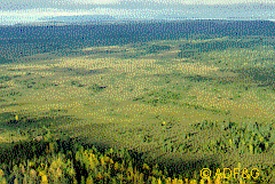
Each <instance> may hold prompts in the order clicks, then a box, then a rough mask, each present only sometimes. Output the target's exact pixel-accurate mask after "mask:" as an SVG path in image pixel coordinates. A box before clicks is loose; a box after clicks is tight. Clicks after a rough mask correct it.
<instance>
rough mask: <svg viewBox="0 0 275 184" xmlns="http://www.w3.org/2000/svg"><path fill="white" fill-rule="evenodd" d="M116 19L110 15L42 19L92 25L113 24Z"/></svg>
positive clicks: (44, 19) (43, 20)
mask: <svg viewBox="0 0 275 184" xmlns="http://www.w3.org/2000/svg"><path fill="white" fill-rule="evenodd" d="M115 20H116V18H114V17H112V16H109V15H75V16H56V17H46V18H43V19H40V21H42V22H44V23H45V22H55V23H65V24H74V23H92V22H111V21H115Z"/></svg>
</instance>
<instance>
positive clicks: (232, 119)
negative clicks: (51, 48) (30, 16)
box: [0, 35, 275, 184]
mask: <svg viewBox="0 0 275 184" xmlns="http://www.w3.org/2000/svg"><path fill="white" fill-rule="evenodd" d="M274 43H275V40H274V38H273V37H268V36H261V37H260V36H242V37H240V36H211V37H209V36H207V37H206V36H205V35H194V36H190V37H189V38H180V39H158V40H149V41H142V42H135V43H127V44H109V45H101V46H89V47H88V46H87V47H82V48H75V49H71V50H68V51H64V50H63V51H62V52H61V51H60V52H43V53H40V54H30V55H27V56H21V57H17V59H16V61H12V59H10V60H9V59H7V58H6V59H5V57H0V59H1V62H2V64H1V65H0V74H1V75H0V90H1V93H0V107H1V112H0V149H1V151H0V169H1V170H0V183H24V184H31V183H43V184H46V183H74V184H76V183H81V184H82V183H83V184H84V183H89V184H90V183H114V184H115V183H154V184H155V183H157V184H161V183H165V184H168V183H169V184H172V183H173V184H181V183H193V184H195V183H198V184H199V183H200V184H202V183H213V184H214V183H215V184H220V183H274V182H275V154H274V153H275V133H274V129H275V115H274V114H275V52H274V49H275V46H274ZM203 168H209V169H210V170H211V171H212V174H211V176H210V175H209V173H208V175H207V177H206V173H202V172H201V171H202V169H203ZM223 168H229V169H231V170H232V171H233V170H234V168H239V169H240V170H243V169H247V170H248V171H249V172H246V173H245V174H243V175H242V173H239V174H238V175H237V176H234V175H233V176H232V173H230V172H222V170H223ZM253 168H254V170H253ZM217 169H220V170H221V173H219V174H217V172H216V171H217ZM250 171H251V172H250ZM252 171H253V172H252ZM254 171H259V172H258V175H257V173H256V172H254ZM215 173H216V175H215ZM204 176H205V177H204ZM231 176H232V177H231Z"/></svg>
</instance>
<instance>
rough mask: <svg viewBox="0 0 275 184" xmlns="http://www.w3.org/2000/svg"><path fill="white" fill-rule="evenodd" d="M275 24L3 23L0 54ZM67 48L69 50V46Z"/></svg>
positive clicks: (234, 33) (255, 30)
mask: <svg viewBox="0 0 275 184" xmlns="http://www.w3.org/2000/svg"><path fill="white" fill-rule="evenodd" d="M274 29H275V25H274V23H273V22H270V21H222V20H196V21H195V20H194V21H152V22H128V23H121V24H104V25H103V24H97V25H92V24H91V25H66V26H53V25H49V26H10V27H0V32H1V35H0V40H1V42H0V47H1V48H2V49H1V51H0V54H2V55H5V56H6V55H12V56H9V58H14V57H21V56H28V55H33V54H38V53H45V52H56V51H59V53H61V52H60V51H62V53H63V54H65V55H66V54H68V52H69V51H70V50H72V49H77V48H84V47H91V46H100V45H124V44H129V43H137V42H147V41H153V40H169V39H172V40H177V39H190V38H192V37H193V36H194V35H200V37H202V38H203V39H206V38H213V37H224V36H230V37H241V36H266V37H271V36H274ZM66 49H68V50H66Z"/></svg>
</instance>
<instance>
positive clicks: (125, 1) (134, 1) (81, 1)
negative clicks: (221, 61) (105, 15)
mask: <svg viewBox="0 0 275 184" xmlns="http://www.w3.org/2000/svg"><path fill="white" fill-rule="evenodd" d="M251 3H262V4H273V5H275V1H274V0H222V1H221V0H1V1H0V11H1V10H2V11H3V10H10V11H11V10H20V9H33V8H59V9H88V8H96V7H101V8H122V9H123V8H125V7H129V8H137V9H138V8H147V9H157V8H159V9H163V8H165V7H166V8H176V7H178V6H182V5H192V4H193V5H232V4H251Z"/></svg>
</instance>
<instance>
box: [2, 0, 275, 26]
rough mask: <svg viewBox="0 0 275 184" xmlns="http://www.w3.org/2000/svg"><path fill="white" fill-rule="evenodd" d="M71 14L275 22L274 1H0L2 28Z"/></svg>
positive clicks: (133, 17)
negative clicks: (7, 25)
mask: <svg viewBox="0 0 275 184" xmlns="http://www.w3.org/2000/svg"><path fill="white" fill-rule="evenodd" d="M72 15H111V16H114V17H115V18H131V19H155V18H164V17H165V18H180V17H181V18H213V19H214V18H222V19H225V18H235V19H238V18H239V19H265V20H266V19H269V20H270V19H272V20H275V0H166V1H165V0H0V24H1V25H6V24H16V23H30V22H37V21H40V20H42V19H43V18H45V17H51V16H72Z"/></svg>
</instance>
